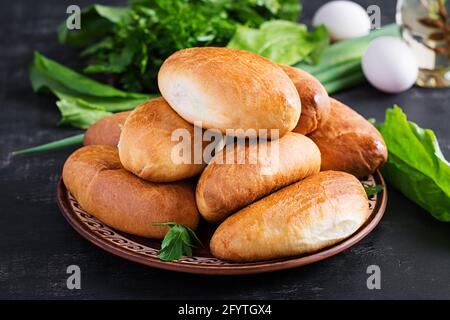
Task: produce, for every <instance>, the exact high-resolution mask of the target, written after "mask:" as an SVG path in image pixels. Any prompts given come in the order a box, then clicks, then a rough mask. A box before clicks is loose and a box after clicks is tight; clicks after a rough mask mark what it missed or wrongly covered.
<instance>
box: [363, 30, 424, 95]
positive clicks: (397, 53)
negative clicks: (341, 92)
mask: <svg viewBox="0 0 450 320" xmlns="http://www.w3.org/2000/svg"><path fill="white" fill-rule="evenodd" d="M362 69H363V72H364V75H365V76H366V78H367V80H368V81H369V82H370V83H371V84H372V85H373V86H374V87H375V88H377V89H379V90H381V91H385V92H389V93H398V92H402V91H405V90H408V89H409V88H411V87H412V86H413V85H414V83H415V82H416V79H417V75H418V72H419V67H418V64H417V60H416V58H415V56H414V52H413V51H412V50H411V48H410V47H408V45H407V44H406V43H404V42H403V41H402V40H401V39H399V38H395V37H380V38H377V39H375V40H373V41H372V42H371V43H370V44H369V46H368V48H367V50H366V52H365V53H364V56H363V59H362Z"/></svg>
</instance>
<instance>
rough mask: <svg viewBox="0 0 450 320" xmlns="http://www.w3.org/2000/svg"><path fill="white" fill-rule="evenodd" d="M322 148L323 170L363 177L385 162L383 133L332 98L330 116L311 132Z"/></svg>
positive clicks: (385, 151)
mask: <svg viewBox="0 0 450 320" xmlns="http://www.w3.org/2000/svg"><path fill="white" fill-rule="evenodd" d="M308 137H310V138H311V139H312V140H313V141H314V142H315V143H316V144H317V146H318V147H319V149H320V153H321V155H322V170H338V171H345V172H348V173H351V174H353V175H355V176H357V177H358V178H362V177H364V176H367V175H369V174H371V173H372V172H374V171H375V170H376V169H377V168H378V167H379V166H380V165H382V164H383V163H384V162H386V159H387V149H386V145H385V143H384V140H383V137H382V136H381V134H380V133H379V132H378V131H377V129H375V127H374V126H372V125H371V124H370V123H369V122H368V121H367V120H366V119H364V118H363V117H362V116H361V115H359V114H358V113H357V112H356V111H354V110H352V109H351V108H349V107H347V106H346V105H344V104H343V103H341V102H339V101H337V100H335V99H332V98H331V113H330V119H329V121H327V122H326V123H325V124H324V125H323V126H322V127H320V128H319V129H318V130H316V131H314V132H313V133H311V134H310V135H308Z"/></svg>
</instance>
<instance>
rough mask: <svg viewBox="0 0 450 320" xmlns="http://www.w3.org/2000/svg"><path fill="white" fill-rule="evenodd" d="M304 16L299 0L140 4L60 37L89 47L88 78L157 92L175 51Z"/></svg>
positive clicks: (105, 12)
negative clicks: (242, 27)
mask: <svg viewBox="0 0 450 320" xmlns="http://www.w3.org/2000/svg"><path fill="white" fill-rule="evenodd" d="M299 12H300V5H299V1H298V0H243V1H234V0H134V1H131V3H130V7H129V8H117V7H106V6H100V5H94V6H91V7H88V8H87V9H85V10H83V14H82V18H81V21H82V23H83V22H84V23H85V26H84V27H86V28H84V27H83V26H82V28H81V30H79V31H76V32H74V33H69V32H68V31H67V30H65V29H64V28H60V35H59V38H60V41H61V42H64V43H71V44H79V45H83V46H86V48H85V49H84V50H83V52H82V56H83V57H85V58H88V61H89V64H88V66H87V67H86V68H85V70H84V71H85V72H86V73H97V74H98V73H104V74H108V75H113V77H112V79H113V80H114V83H115V84H118V85H119V86H120V87H122V88H123V89H125V90H127V91H132V92H157V86H156V81H155V79H156V75H157V72H158V70H159V67H160V66H161V64H162V62H163V61H164V60H165V59H166V58H167V57H168V56H169V55H171V54H172V53H173V52H175V51H177V50H180V49H184V48H190V47H199V46H226V45H227V43H228V42H229V40H230V39H231V38H232V37H233V35H234V33H235V31H236V29H237V27H238V26H239V25H241V24H242V25H246V26H249V27H259V25H261V24H262V23H263V22H264V21H266V20H270V19H285V20H291V21H295V20H296V19H297V17H298V15H299ZM95 26H96V28H95ZM114 76H115V77H114Z"/></svg>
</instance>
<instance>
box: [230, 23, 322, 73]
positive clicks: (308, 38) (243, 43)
mask: <svg viewBox="0 0 450 320" xmlns="http://www.w3.org/2000/svg"><path fill="white" fill-rule="evenodd" d="M328 43H329V37H328V32H327V30H326V28H325V27H324V26H320V27H318V28H316V29H315V30H314V31H312V32H309V31H308V29H307V27H306V26H305V25H303V24H298V23H295V22H290V21H285V20H272V21H268V22H264V23H263V24H262V25H261V26H260V28H259V29H253V28H249V27H246V26H239V27H238V28H237V30H236V33H235V34H234V36H233V38H232V39H231V40H230V42H229V43H228V45H227V47H228V48H234V49H241V50H246V51H250V52H254V53H257V54H259V55H262V56H264V57H266V58H268V59H270V60H272V61H274V62H277V63H283V64H288V65H293V64H295V63H298V62H300V61H304V60H305V61H308V62H310V63H316V62H318V61H319V57H320V54H321V53H322V52H323V51H324V50H325V49H326V47H327V46H328Z"/></svg>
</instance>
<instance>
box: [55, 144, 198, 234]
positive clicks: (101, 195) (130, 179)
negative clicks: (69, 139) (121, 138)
mask: <svg viewBox="0 0 450 320" xmlns="http://www.w3.org/2000/svg"><path fill="white" fill-rule="evenodd" d="M63 181H64V184H65V185H66V187H67V189H68V190H69V191H70V192H71V193H72V194H73V196H74V197H75V198H76V199H77V201H78V203H79V204H80V205H81V207H82V208H83V209H84V210H86V211H87V212H89V213H90V214H92V215H93V216H95V217H96V218H97V219H99V220H100V221H102V222H103V223H105V224H107V225H108V226H110V227H112V228H114V229H117V230H119V231H123V232H127V233H130V234H134V235H137V236H141V237H149V238H162V237H163V236H164V235H165V233H166V232H167V230H168V228H165V227H164V228H163V227H159V226H154V224H156V223H163V222H175V223H179V224H182V225H185V226H187V227H189V228H191V229H195V228H196V227H197V225H198V221H199V213H198V210H197V206H196V205H195V195H194V186H193V183H192V182H191V181H181V182H173V183H163V184H158V183H153V182H148V181H145V180H142V179H140V178H138V177H136V176H135V175H133V174H132V173H130V172H128V171H126V170H125V169H124V168H123V166H122V164H121V163H120V161H119V155H118V153H117V148H114V147H112V146H100V145H93V146H86V147H83V148H81V149H78V150H77V151H75V152H74V153H73V154H72V155H71V156H70V157H69V158H68V159H67V160H66V163H65V164H64V169H63Z"/></svg>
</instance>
